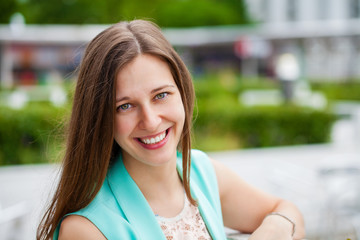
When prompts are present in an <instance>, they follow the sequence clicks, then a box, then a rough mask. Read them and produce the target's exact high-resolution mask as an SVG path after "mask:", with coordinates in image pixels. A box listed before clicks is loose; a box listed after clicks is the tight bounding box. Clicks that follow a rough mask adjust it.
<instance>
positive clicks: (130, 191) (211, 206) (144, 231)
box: [53, 150, 226, 240]
mask: <svg viewBox="0 0 360 240" xmlns="http://www.w3.org/2000/svg"><path fill="white" fill-rule="evenodd" d="M177 170H178V172H179V173H180V175H182V156H181V154H179V153H178V155H177ZM190 188H191V194H192V196H193V197H194V198H195V200H197V202H198V205H199V211H200V214H201V216H202V218H203V219H204V222H205V224H206V227H207V229H208V231H209V233H210V235H211V237H212V239H216V240H222V239H224V240H225V239H226V235H225V231H224V226H223V220H222V213H221V205H220V198H219V191H218V184H217V179H216V175H215V171H214V168H213V165H212V163H211V161H210V160H209V158H208V156H207V155H206V154H205V153H203V152H201V151H199V150H192V151H191V172H190ZM72 214H75V215H80V216H83V217H85V218H87V219H88V220H90V221H91V222H92V223H93V224H94V225H95V226H96V227H97V228H98V229H99V230H100V231H101V232H102V233H103V235H104V236H105V237H106V238H107V239H109V240H115V239H121V240H134V239H141V240H151V239H156V240H166V239H165V236H164V234H163V232H162V230H161V228H160V225H159V224H158V222H157V220H156V218H155V215H154V212H153V211H152V209H151V207H150V206H149V204H148V203H147V201H146V199H145V197H144V195H143V194H142V193H141V191H140V189H139V188H138V186H137V185H136V183H135V182H134V180H133V179H132V178H131V176H130V175H129V173H128V172H127V170H126V168H125V166H124V164H123V161H122V158H121V156H120V157H119V159H118V160H117V161H115V162H114V164H113V165H112V167H111V168H110V169H109V171H108V173H107V176H106V178H105V181H104V183H103V185H102V187H101V189H100V191H99V192H98V194H97V195H96V197H95V198H94V200H93V201H92V202H91V203H90V204H89V205H88V206H86V207H85V208H83V209H80V210H79V211H77V212H74V213H70V215H72ZM60 224H61V223H60ZM60 224H59V226H58V227H57V229H56V231H55V234H54V237H53V239H55V240H57V239H58V235H59V228H60Z"/></svg>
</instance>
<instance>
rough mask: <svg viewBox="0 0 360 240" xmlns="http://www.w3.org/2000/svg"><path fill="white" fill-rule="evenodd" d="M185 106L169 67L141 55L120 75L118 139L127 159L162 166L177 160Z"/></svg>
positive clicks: (125, 159) (136, 162)
mask: <svg viewBox="0 0 360 240" xmlns="http://www.w3.org/2000/svg"><path fill="white" fill-rule="evenodd" d="M184 120H185V112H184V106H183V103H182V100H181V96H180V92H179V90H178V88H177V86H176V84H175V81H174V78H173V76H172V74H171V72H170V69H169V66H168V65H167V64H166V63H165V62H164V61H162V60H161V59H160V58H158V57H155V56H152V55H148V54H145V55H139V56H138V57H136V58H135V59H134V60H133V61H131V62H130V63H128V64H127V65H125V67H123V68H122V69H121V71H120V72H119V73H118V75H117V78H116V114H115V128H114V129H115V133H114V134H115V140H116V142H117V143H118V144H119V145H120V147H121V148H122V153H123V159H124V162H130V161H131V162H132V163H133V164H134V163H135V164H145V165H151V166H159V165H162V164H164V163H167V162H169V161H170V160H172V159H176V148H177V145H178V143H179V140H180V136H181V133H182V130H183V126H184Z"/></svg>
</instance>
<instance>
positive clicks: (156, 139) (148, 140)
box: [138, 129, 169, 145]
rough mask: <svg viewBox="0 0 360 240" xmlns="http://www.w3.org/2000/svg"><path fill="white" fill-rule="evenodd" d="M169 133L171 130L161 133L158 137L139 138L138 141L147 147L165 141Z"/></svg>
mask: <svg viewBox="0 0 360 240" xmlns="http://www.w3.org/2000/svg"><path fill="white" fill-rule="evenodd" d="M168 132H169V129H167V130H165V131H164V132H163V133H160V134H158V135H156V136H153V137H148V138H138V140H139V141H140V142H142V143H143V144H146V145H151V144H156V143H159V142H161V141H162V140H164V139H165V137H166V135H167V134H168Z"/></svg>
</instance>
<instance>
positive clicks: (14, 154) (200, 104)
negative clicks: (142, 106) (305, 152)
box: [0, 75, 353, 165]
mask: <svg viewBox="0 0 360 240" xmlns="http://www.w3.org/2000/svg"><path fill="white" fill-rule="evenodd" d="M219 79H220V80H219ZM194 84H195V89H196V94H197V101H196V108H195V113H194V118H195V121H194V131H193V137H194V142H193V143H194V144H193V147H194V148H199V149H202V150H205V151H220V150H229V149H239V148H253V147H269V146H283V145H295V144H311V143H324V142H327V141H329V137H330V133H331V127H332V124H333V123H334V121H336V116H334V115H333V114H331V113H329V112H328V111H327V110H324V111H317V110H313V109H310V108H304V107H298V106H294V105H283V106H276V107H275V106H273V107H269V106H268V107H265V106H262V107H251V108H250V107H245V106H242V105H241V103H239V101H238V95H239V93H241V92H242V91H244V90H247V89H259V88H261V89H263V88H265V89H273V88H276V87H277V83H276V82H274V81H269V80H264V79H262V80H261V81H258V80H249V79H247V80H245V79H237V78H236V77H235V78H230V77H229V76H227V77H226V76H224V75H223V76H215V75H214V76H210V77H204V78H202V79H195V81H194ZM352 87H353V86H352ZM344 88H345V87H344ZM68 91H69V93H70V94H71V93H72V88H70V87H68ZM341 91H345V90H341ZM69 111H70V105H68V106H66V107H62V108H57V107H54V106H52V105H51V104H49V103H29V104H28V105H27V106H26V107H25V108H23V109H21V110H14V109H10V108H7V107H0V165H9V164H26V163H48V162H54V161H57V160H59V158H60V157H61V154H62V150H64V149H63V146H64V121H65V120H67V117H68V114H69Z"/></svg>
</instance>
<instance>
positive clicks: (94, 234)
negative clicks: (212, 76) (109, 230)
mask: <svg viewBox="0 0 360 240" xmlns="http://www.w3.org/2000/svg"><path fill="white" fill-rule="evenodd" d="M58 239H59V240H73V239H74V240H75V239H79V240H81V239H89V240H92V239H94V240H95V239H96V240H101V239H106V238H105V237H104V235H103V234H102V233H101V232H100V231H99V229H98V228H97V227H96V226H95V225H94V224H93V223H92V222H91V221H90V220H88V219H87V218H85V217H82V216H79V215H69V216H67V217H65V218H64V220H63V221H62V222H61V226H60V231H59V238H58Z"/></svg>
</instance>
